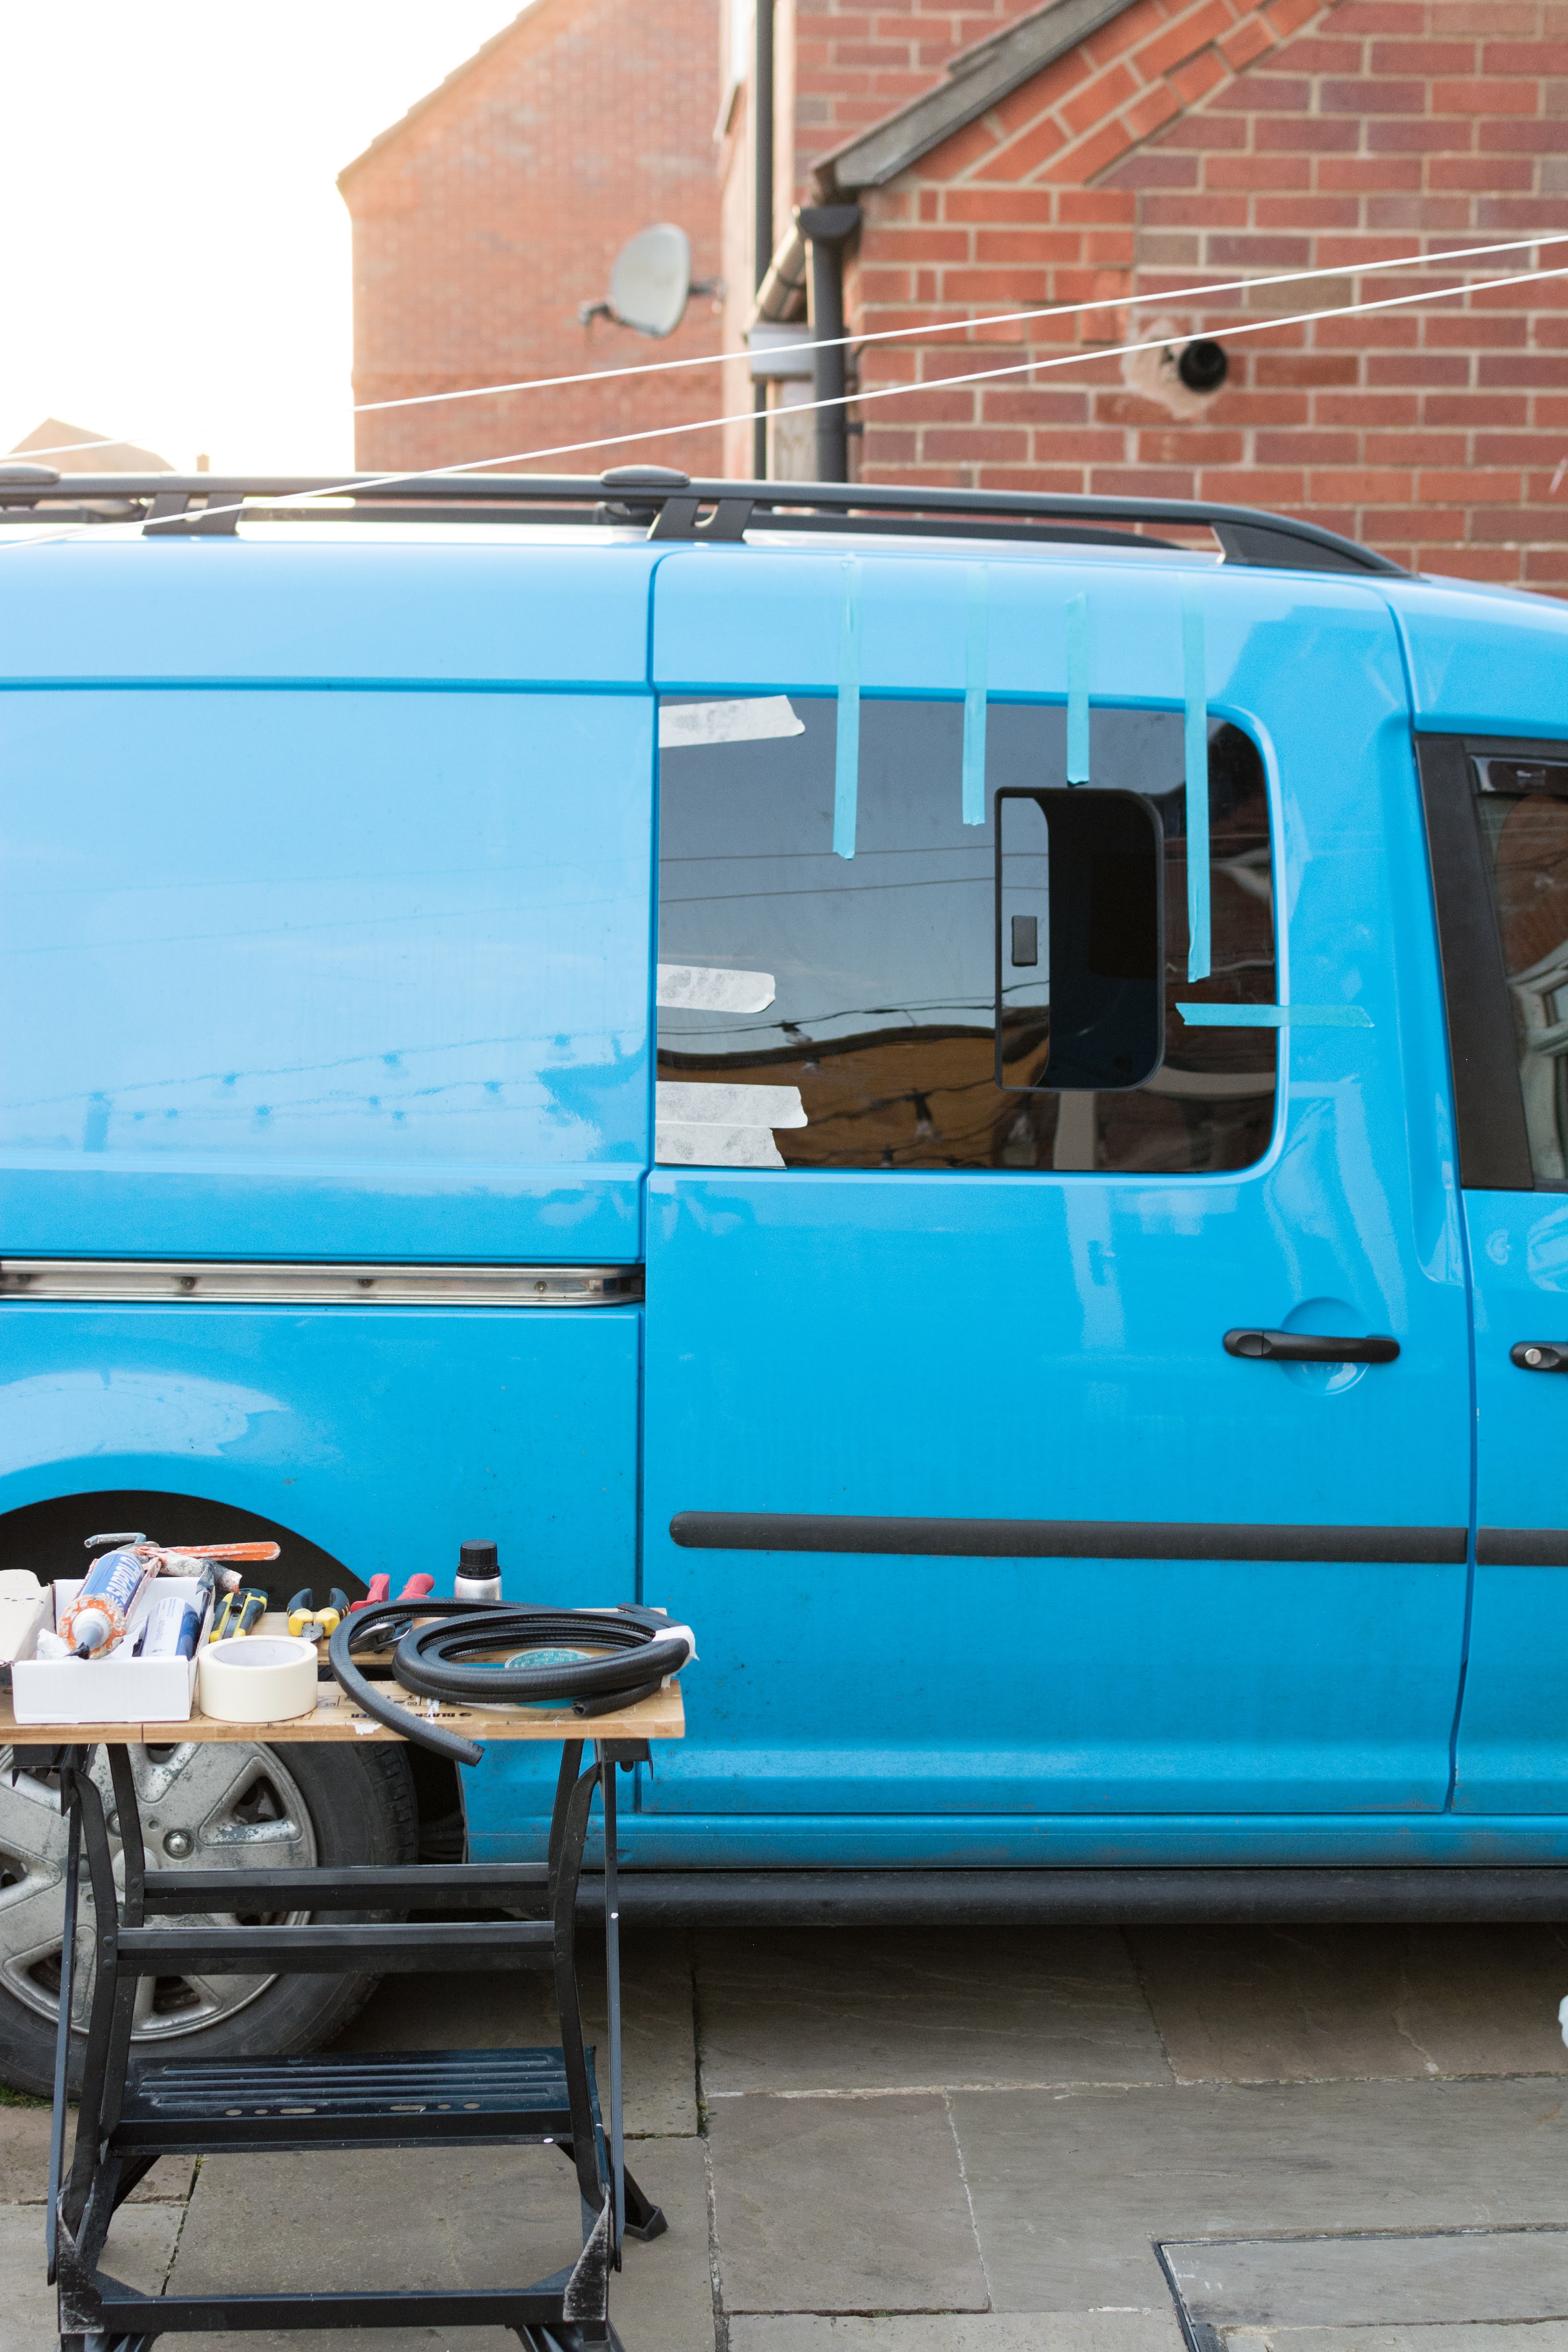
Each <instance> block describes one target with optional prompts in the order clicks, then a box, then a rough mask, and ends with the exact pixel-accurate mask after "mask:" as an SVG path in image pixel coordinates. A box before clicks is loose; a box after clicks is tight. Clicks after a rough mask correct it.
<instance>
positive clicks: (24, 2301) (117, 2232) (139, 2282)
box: [0, 2204, 516, 2352]
mask: <svg viewBox="0 0 1568 2352" xmlns="http://www.w3.org/2000/svg"><path fill="white" fill-rule="evenodd" d="M181 2218H182V2209H181V2208H180V2207H179V2206H178V2205H131V2204H126V2205H123V2206H121V2210H120V2211H119V2212H118V2213H117V2214H116V2215H115V2217H114V2219H113V2221H111V2222H110V2228H109V2240H108V2243H107V2244H106V2246H105V2248H104V2252H103V2263H104V2268H105V2269H106V2270H108V2271H109V2272H110V2273H111V2274H112V2276H114V2277H115V2278H117V2279H123V2280H124V2282H125V2284H126V2285H127V2286H133V2287H136V2288H138V2289H139V2290H140V2291H141V2293H142V2294H158V2293H159V2292H160V2291H161V2289H162V2287H163V2274H164V2273H165V2272H166V2271H167V2269H168V2267H169V2256H170V2254H171V2252H173V2250H174V2240H175V2238H176V2237H177V2235H178V2233H179V2228H180V2221H181ZM59 2340H60V2339H59V2330H58V2325H57V2311H56V2305H55V2291H54V2288H53V2287H52V2286H49V2285H47V2284H46V2283H45V2263H44V2220H43V2214H42V2211H41V2210H40V2209H39V2208H38V2207H37V2205H0V2352H56V2347H57V2346H58V2343H59ZM509 2352H516V2345H515V2343H513V2344H512V2345H511V2346H510V2347H509Z"/></svg>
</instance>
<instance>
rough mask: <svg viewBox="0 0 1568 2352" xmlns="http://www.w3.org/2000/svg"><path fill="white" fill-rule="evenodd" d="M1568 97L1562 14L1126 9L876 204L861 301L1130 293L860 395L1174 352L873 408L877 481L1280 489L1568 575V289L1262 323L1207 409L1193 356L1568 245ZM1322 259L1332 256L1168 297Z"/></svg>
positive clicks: (1553, 285)
mask: <svg viewBox="0 0 1568 2352" xmlns="http://www.w3.org/2000/svg"><path fill="white" fill-rule="evenodd" d="M1565 114H1568V5H1563V0H1255V4H1249V0H1133V5H1131V6H1130V7H1128V8H1127V9H1126V10H1124V11H1123V12H1122V14H1121V15H1120V16H1117V17H1116V18H1114V19H1113V20H1112V21H1111V22H1110V24H1108V25H1106V26H1103V27H1102V28H1101V30H1100V32H1099V33H1097V34H1096V35H1094V36H1093V37H1092V38H1090V39H1089V40H1088V41H1086V42H1084V43H1083V44H1082V45H1081V46H1080V47H1079V48H1078V49H1076V50H1074V51H1072V52H1070V53H1069V54H1068V55H1067V56H1065V57H1063V58H1059V59H1058V60H1057V61H1056V63H1055V64H1054V65H1052V66H1050V67H1048V68H1047V69H1046V70H1045V71H1043V72H1042V73H1040V74H1038V75H1037V76H1036V77H1035V78H1034V79H1033V80H1031V81H1029V82H1027V83H1026V84H1025V85H1024V86H1023V87H1022V88H1020V89H1017V90H1016V91H1014V92H1013V94H1012V95H1011V96H1010V97H1009V98H1008V99H1006V100H1004V101H1002V102H1001V103H1000V104H999V105H997V106H995V107H994V109H992V110H991V111H990V112H989V113H987V114H986V115H984V116H983V117H981V118H980V119H979V120H978V121H975V122H973V123H972V124H970V125H969V126H967V128H966V129H964V130H963V131H959V132H958V133H956V134H955V135H954V136H953V137H952V138H951V139H950V140H948V141H947V142H945V143H944V144H943V145H942V147H940V148H938V149H936V150H934V151H933V152H931V154H930V155H928V156H927V157H926V158H925V159H924V161H923V162H922V163H920V164H918V165H917V166H915V167H914V168H913V169H911V170H910V171H909V172H907V173H904V174H902V175H901V176H900V178H899V179H898V180H896V181H894V182H892V183H891V184H889V186H888V187H886V188H884V189H880V190H876V191H868V192H867V193H866V194H865V195H864V196H863V198H862V203H863V205H864V210H865V226H864V229H863V231H862V236H861V239H860V246H859V251H858V257H857V258H856V261H855V263H854V264H853V266H852V268H851V272H850V279H849V288H848V293H849V299H850V304H851V319H852V322H853V324H854V326H855V328H856V329H857V331H871V330H874V329H876V328H878V327H892V326H900V325H904V324H912V323H916V322H920V321H924V320H931V319H942V318H943V317H946V318H952V319H962V318H973V317H975V316H977V315H982V314H984V313H985V312H987V311H990V310H1006V309H1011V308H1014V307H1016V308H1019V309H1022V308H1025V307H1032V306H1035V305H1045V304H1051V303H1062V304H1068V305H1071V304H1075V303H1082V302H1085V301H1089V300H1109V299H1113V298H1116V299H1118V300H1119V304H1120V307H1118V308H1115V309H1111V310H1105V311H1101V312H1100V313H1099V314H1098V316H1097V317H1089V316H1083V315H1079V316H1076V317H1075V316H1071V315H1069V316H1068V318H1066V319H1064V320H1060V321H1057V322H1051V321H1037V322H1033V323H1031V324H1030V325H1029V326H1028V327H1027V329H1025V328H1024V327H1023V326H1021V325H1019V326H1013V327H1008V328H999V329H998V328H993V329H981V330H974V331H971V332H969V333H967V334H954V335H952V336H948V337H942V338H940V339H937V340H936V341H928V342H923V343H922V342H920V341H910V343H908V344H900V345H898V346H896V347H893V346H888V347H881V348H879V347H877V346H874V345H873V346H869V347H868V348H866V349H865V350H863V352H862V353H861V358H860V373H859V383H860V386H861V389H862V390H863V391H871V390H873V389H876V388H878V387H879V386H881V385H884V384H889V383H896V382H906V383H907V382H932V381H933V380H934V379H938V378H940V377H942V376H944V375H947V376H951V375H953V374H956V373H961V372H963V370H964V369H965V368H971V367H972V368H976V369H978V368H982V367H984V366H986V365H987V364H993V365H998V366H1000V365H1004V364H1006V363H1008V362H1013V363H1015V364H1016V363H1018V362H1022V361H1024V360H1026V359H1028V360H1032V361H1034V360H1040V361H1043V360H1050V359H1053V358H1058V357H1061V356H1064V355H1065V354H1066V353H1067V352H1069V351H1071V350H1073V349H1075V348H1077V347H1079V344H1080V342H1082V341H1112V340H1116V341H1120V340H1123V339H1126V338H1128V337H1129V334H1131V335H1132V336H1142V335H1145V334H1146V335H1148V336H1150V337H1155V338H1168V339H1169V342H1170V344H1171V346H1172V351H1171V352H1170V353H1169V354H1165V353H1163V352H1152V353H1148V354H1143V355H1141V356H1139V357H1136V358H1118V359H1110V358H1109V357H1104V358H1100V359H1098V360H1090V361H1089V362H1086V363H1082V364H1078V365H1075V366H1071V367H1062V368H1058V369H1049V370H1047V371H1045V372H1043V373H1037V374H1036V373H1018V374H1016V375H1014V376H1013V377H1011V378H1003V379H1001V381H1000V382H998V383H994V384H991V385H978V386H964V387H961V386H956V385H955V386H951V387H950V388H948V389H947V390H944V391H938V390H935V389H933V390H932V391H931V392H930V393H926V394H921V393H916V394H911V395H910V396H909V397H908V398H907V399H905V398H900V399H898V400H896V401H889V402H887V403H874V402H868V404H866V405H865V407H864V409H863V411H862V423H863V438H862V442H861V467H860V470H861V472H862V474H863V476H864V477H865V478H868V479H876V480H889V479H912V480H927V481H931V482H945V483H967V484H973V485H984V486H990V487H994V488H1046V489H1053V490H1057V489H1059V490H1085V491H1100V492H1106V493H1127V492H1134V493H1142V494H1144V495H1159V496H1169V497H1178V498H1193V497H1197V498H1207V499H1225V500H1237V501H1244V502H1247V503H1252V504H1257V505H1266V506H1274V507H1277V508H1279V509H1284V510H1286V511H1289V512H1299V513H1306V514H1310V515H1312V516H1313V517H1314V518H1315V519H1317V520H1320V521H1324V522H1327V523H1329V524H1330V525H1331V527H1333V528H1335V529H1337V530H1343V531H1346V532H1347V533H1349V534H1350V535H1352V536H1353V537H1357V538H1361V539H1363V540H1365V541H1369V542H1370V543H1371V544H1373V545H1375V546H1377V547H1380V548H1381V549H1383V550H1384V551H1385V552H1387V553H1389V554H1392V555H1394V557H1395V558H1396V559H1398V560H1400V561H1403V562H1412V563H1415V564H1417V565H1420V566H1422V567H1424V568H1429V569H1432V570H1436V571H1446V572H1462V573H1465V574H1468V576H1471V577H1483V578H1489V579H1497V580H1507V581H1519V582H1523V583H1530V584H1532V585H1536V586H1539V587H1543V588H1548V589H1555V588H1559V587H1561V588H1563V590H1565V591H1568V493H1563V492H1562V491H1559V492H1553V490H1552V481H1553V478H1554V477H1555V475H1556V471H1557V467H1558V463H1559V459H1560V458H1561V457H1563V455H1564V453H1565V452H1568V384H1565V383H1564V374H1563V356H1562V355H1563V343H1564V341H1565V340H1568V315H1565V314H1568V293H1564V291H1563V288H1564V286H1568V280H1560V281H1553V280H1547V279H1542V281H1541V282H1539V283H1537V284H1535V285H1533V286H1531V288H1530V289H1528V293H1527V294H1526V293H1522V292H1520V291H1517V290H1514V289H1507V290H1503V291H1501V292H1499V293H1495V294H1476V295H1474V296H1471V297H1468V298H1467V299H1463V300H1461V301H1458V302H1448V303H1440V304H1436V305H1433V306H1430V307H1426V306H1424V307H1423V308H1422V309H1421V310H1418V311H1404V312H1402V311H1399V310H1394V311H1391V312H1384V313H1383V314H1381V315H1376V314H1374V315H1373V316H1370V317H1362V318H1357V319H1351V320H1325V321H1321V322H1320V323H1318V324H1316V325H1310V326H1302V325H1297V326H1291V325H1286V324H1280V325H1279V326H1275V327H1270V328H1268V330H1267V331H1263V332H1261V333H1256V334H1249V335H1247V336H1244V337H1238V338H1237V339H1236V341H1234V342H1233V343H1232V344H1230V345H1229V346H1228V352H1229V359H1230V374H1229V377H1228V380H1227V382H1226V384H1225V385H1224V387H1223V388H1222V389H1221V390H1220V391H1219V392H1217V393H1215V394H1211V395H1207V396H1204V395H1199V394H1192V393H1189V392H1187V391H1186V390H1185V388H1184V386H1182V385H1181V383H1180V382H1179V379H1178V378H1177V377H1176V375H1175V373H1174V367H1173V353H1174V350H1175V349H1176V348H1179V345H1180V344H1181V343H1182V342H1183V341H1185V340H1186V339H1187V337H1188V336H1189V335H1191V334H1192V333H1194V332H1205V333H1212V334H1215V335H1216V336H1217V337H1218V339H1219V340H1220V341H1225V335H1224V328H1225V326H1226V323H1232V324H1240V323H1242V322H1243V320H1248V321H1250V320H1253V319H1256V318H1258V317H1260V316H1268V315H1270V314H1273V315H1278V314H1279V312H1280V311H1281V310H1285V309H1289V310H1300V309H1308V308H1312V309H1317V308H1329V307H1332V306H1335V305H1342V304H1347V303H1350V302H1352V301H1354V300H1358V299H1369V298H1374V297H1376V296H1379V295H1382V294H1390V293H1397V292H1401V291H1408V290H1413V289H1414V286H1415V282H1416V281H1415V278H1410V279H1409V280H1408V282H1407V283H1405V284H1404V285H1400V284H1395V283H1394V281H1393V279H1392V278H1359V277H1358V275H1357V269H1358V265H1364V264H1366V263H1367V262H1370V261H1374V260H1383V259H1385V258H1391V257H1397V256H1399V255H1400V254H1402V253H1407V252H1416V251H1437V252H1440V251H1442V250H1443V249H1445V248H1446V247H1452V246H1460V245H1469V244H1482V243H1485V242H1486V241H1487V240H1489V239H1499V240H1501V239H1504V238H1507V237H1510V236H1528V235H1529V234H1531V232H1532V231H1540V232H1542V233H1543V234H1544V233H1546V232H1549V231H1562V230H1563V229H1568V205H1564V203H1563V196H1564V194H1568V121H1565V120H1564V117H1565ZM1530 260H1531V256H1530V255H1529V254H1520V255H1518V256H1505V257H1500V260H1499V261H1498V262H1497V263H1496V264H1493V265H1477V266H1474V267H1472V268H1470V269H1469V270H1468V273H1467V272H1461V271H1458V270H1452V269H1451V270H1449V271H1448V272H1446V273H1439V272H1436V271H1434V272H1430V273H1426V272H1424V273H1422V274H1421V282H1432V283H1454V282H1457V281H1458V278H1460V277H1461V276H1465V275H1467V274H1468V277H1469V278H1471V279H1472V280H1475V279H1478V278H1481V277H1490V276H1500V275H1502V274H1504V273H1506V272H1508V271H1510V270H1514V269H1517V268H1521V267H1523V266H1527V265H1528V264H1529V262H1530ZM1551 260H1552V256H1551V254H1550V253H1548V254H1547V255H1546V256H1545V257H1543V266H1550V262H1551ZM1309 268H1315V269H1327V270H1331V271H1333V272H1335V273H1336V274H1335V275H1334V276H1333V277H1332V278H1329V279H1326V280H1323V281H1320V282H1319V283H1318V284H1317V285H1314V286H1310V287H1308V288H1305V289H1279V291H1278V292H1277V293H1274V294H1271V295H1270V294H1265V293H1263V292H1261V291H1258V292H1255V293H1254V294H1252V295H1250V296H1247V295H1240V294H1238V295H1235V296H1231V297H1220V298H1215V299H1213V300H1212V301H1208V302H1205V303H1204V304H1203V305H1201V306H1199V305H1197V304H1194V303H1193V302H1190V301H1188V302H1173V301H1172V300H1171V299H1170V297H1171V295H1172V291H1173V289H1175V288H1177V287H1180V286H1190V285H1192V284H1194V283H1203V282H1205V281H1210V280H1213V281H1218V280H1222V279H1225V278H1237V277H1246V278H1252V277H1257V276H1259V275H1264V274H1267V273H1270V272H1275V271H1282V270H1290V269H1309ZM1026 338H1027V340H1026Z"/></svg>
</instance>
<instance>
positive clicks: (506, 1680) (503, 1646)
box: [327, 1601, 691, 1764]
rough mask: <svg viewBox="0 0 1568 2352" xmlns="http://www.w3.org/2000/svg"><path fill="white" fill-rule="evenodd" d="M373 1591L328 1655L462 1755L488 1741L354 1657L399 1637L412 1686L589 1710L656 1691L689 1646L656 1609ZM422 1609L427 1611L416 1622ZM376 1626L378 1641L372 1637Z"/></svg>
mask: <svg viewBox="0 0 1568 2352" xmlns="http://www.w3.org/2000/svg"><path fill="white" fill-rule="evenodd" d="M435 1612H439V1613H435ZM435 1612H433V1611H432V1607H431V1603H430V1602H428V1601H426V1602H424V1603H415V1604H414V1605H413V1606H411V1605H410V1604H409V1603H408V1602H407V1601H374V1602H373V1603H372V1605H371V1606H370V1607H369V1608H368V1609H356V1610H355V1611H354V1612H353V1614H352V1615H350V1616H348V1617H345V1618H344V1619H343V1621H342V1624H340V1625H339V1626H338V1628H337V1630H336V1632H335V1633H333V1635H332V1638H331V1643H330V1644H329V1647H328V1651H327V1657H328V1662H329V1664H331V1669H332V1672H333V1674H334V1675H336V1676H337V1679H338V1681H339V1683H340V1685H342V1689H343V1691H344V1692H345V1694H346V1695H347V1696H349V1697H350V1698H352V1699H353V1701H354V1703H355V1705H356V1706H362V1707H363V1709H364V1711H365V1713H366V1714H367V1715H369V1716H374V1718H375V1720H376V1721H377V1722H378V1723H384V1724H385V1725H386V1726H387V1727H389V1729H392V1730H395V1731H399V1732H401V1733H403V1735H404V1736H405V1738H408V1739H411V1740H413V1741H415V1742H416V1745H417V1746H419V1747H422V1748H430V1749H432V1750H433V1751H434V1753H435V1754H436V1755H437V1756H446V1757H449V1758H450V1759H452V1760H453V1761H454V1762H455V1763H458V1764H477V1763H478V1762H479V1759H480V1757H481V1756H482V1755H483V1753H484V1750H483V1749H482V1748H479V1747H476V1745H475V1744H474V1742H473V1741H472V1740H471V1739H464V1738H460V1737H459V1736H458V1733H456V1732H454V1731H448V1730H447V1729H445V1728H444V1727H443V1726H441V1725H440V1724H437V1723H429V1722H426V1721H425V1720H423V1719H422V1718H421V1717H418V1716H417V1715H414V1714H412V1713H411V1712H410V1711H409V1710H408V1709H407V1708H406V1707H402V1706H398V1705H397V1703H396V1701H395V1700H393V1699H390V1698H386V1697H384V1696H381V1695H380V1693H378V1691H377V1689H376V1686H375V1685H374V1683H372V1682H370V1681H368V1680H367V1679H366V1677H365V1676H364V1675H363V1674H361V1672H360V1670H359V1668H358V1666H357V1665H356V1664H354V1660H353V1652H354V1651H355V1650H356V1649H365V1648H375V1649H378V1650H379V1649H385V1648H386V1647H387V1646H388V1645H389V1644H391V1643H395V1645H396V1646H395V1652H394V1655H393V1661H392V1671H393V1673H394V1675H395V1677H396V1679H397V1681H398V1682H399V1683H401V1684H402V1685H403V1687H404V1689H405V1690H407V1691H412V1692H413V1693H414V1694H415V1695H416V1696H418V1697H422V1698H435V1699H446V1700H447V1701H449V1702H452V1703H455V1704H457V1705H459V1706H461V1705H469V1706H496V1705H497V1704H498V1703H499V1704H501V1705H505V1706H520V1705H521V1706H529V1705H535V1704H538V1703H539V1702H541V1701H549V1700H557V1701H559V1700H563V1699H565V1700H570V1701H571V1704H572V1707H573V1711H574V1714H576V1715H579V1716H581V1717H584V1718H588V1717H594V1716H597V1715H610V1714H614V1713H615V1712H616V1710H617V1709H618V1708H620V1707H623V1706H635V1705H636V1704H637V1701H638V1699H643V1698H651V1697H652V1696H653V1694H654V1693H655V1692H656V1691H657V1690H658V1689H659V1687H660V1686H661V1685H662V1684H663V1681H664V1678H665V1676H666V1675H674V1674H679V1671H680V1669H681V1667H682V1666H683V1665H684V1664H686V1662H687V1659H688V1658H689V1656H690V1654H691V1645H690V1643H689V1642H688V1640H687V1639H686V1636H685V1635H684V1634H673V1635H661V1633H660V1631H659V1628H660V1626H661V1625H662V1623H663V1620H662V1619H660V1618H659V1617H658V1616H657V1615H655V1613H654V1612H652V1611H651V1610H643V1609H637V1610H630V1609H605V1610H576V1609H527V1608H508V1607H507V1606H505V1604H504V1603H501V1602H498V1601H437V1603H436V1604H435ZM416 1616H419V1617H421V1618H423V1619H424V1621H425V1622H423V1623H418V1624H416V1623H415V1622H414V1620H415V1618H416ZM371 1635H374V1641H371V1640H370V1639H369V1638H368V1637H369V1636H371ZM557 1648H561V1649H564V1648H574V1649H590V1650H608V1651H610V1652H612V1653H613V1654H612V1655H611V1656H609V1657H603V1658H584V1659H582V1660H579V1661H578V1662H577V1663H576V1664H571V1665H553V1666H513V1665H482V1664H476V1663H474V1661H475V1660H477V1659H478V1658H479V1656H480V1655H481V1654H483V1653H484V1652H486V1651H489V1652H494V1651H496V1650H514V1651H515V1650H543V1649H557Z"/></svg>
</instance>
